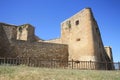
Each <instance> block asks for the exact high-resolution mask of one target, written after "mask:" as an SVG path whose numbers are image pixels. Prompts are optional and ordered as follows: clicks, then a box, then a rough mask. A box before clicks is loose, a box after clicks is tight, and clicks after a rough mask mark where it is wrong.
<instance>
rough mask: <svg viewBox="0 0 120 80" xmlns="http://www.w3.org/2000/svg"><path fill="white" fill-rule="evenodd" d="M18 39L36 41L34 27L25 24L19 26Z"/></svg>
mask: <svg viewBox="0 0 120 80" xmlns="http://www.w3.org/2000/svg"><path fill="white" fill-rule="evenodd" d="M17 40H24V41H34V40H35V38H34V27H32V26H31V25H30V24H25V25H21V26H18V27H17Z"/></svg>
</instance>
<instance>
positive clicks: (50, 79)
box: [0, 66, 120, 80]
mask: <svg viewBox="0 0 120 80" xmlns="http://www.w3.org/2000/svg"><path fill="white" fill-rule="evenodd" d="M0 80H120V71H97V70H71V69H48V68H35V67H27V66H0Z"/></svg>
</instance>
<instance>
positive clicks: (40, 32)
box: [0, 0, 120, 61]
mask: <svg viewBox="0 0 120 80" xmlns="http://www.w3.org/2000/svg"><path fill="white" fill-rule="evenodd" d="M85 7H91V8H92V11H93V13H94V17H95V19H96V21H97V23H98V25H99V28H100V32H101V36H102V40H103V43H104V45H105V46H111V47H112V49H113V58H114V61H120V48H119V46H120V0H0V22H5V23H9V24H15V25H21V24H25V23H30V24H32V25H33V26H34V27H35V29H36V31H35V34H36V35H37V36H39V37H40V38H42V39H45V40H48V39H53V38H58V37H60V23H61V22H62V21H64V20H65V19H67V18H69V17H71V16H72V15H74V14H75V13H77V12H78V11H80V10H82V9H83V8H85Z"/></svg>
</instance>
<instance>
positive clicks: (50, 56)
mask: <svg viewBox="0 0 120 80" xmlns="http://www.w3.org/2000/svg"><path fill="white" fill-rule="evenodd" d="M13 45H14V46H15V47H14V50H15V54H16V56H17V57H39V58H40V59H43V60H64V61H68V46H67V45H63V44H55V43H45V42H26V41H14V42H13Z"/></svg>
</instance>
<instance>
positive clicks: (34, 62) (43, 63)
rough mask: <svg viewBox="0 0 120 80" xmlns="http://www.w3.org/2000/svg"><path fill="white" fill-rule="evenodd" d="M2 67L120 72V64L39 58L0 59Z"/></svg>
mask: <svg viewBox="0 0 120 80" xmlns="http://www.w3.org/2000/svg"><path fill="white" fill-rule="evenodd" d="M0 65H9V66H17V65H26V66H30V67H43V68H64V69H79V70H120V62H95V61H74V60H70V61H63V60H52V59H51V60H42V59H40V58H37V57H32V58H31V57H17V58H0Z"/></svg>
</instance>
